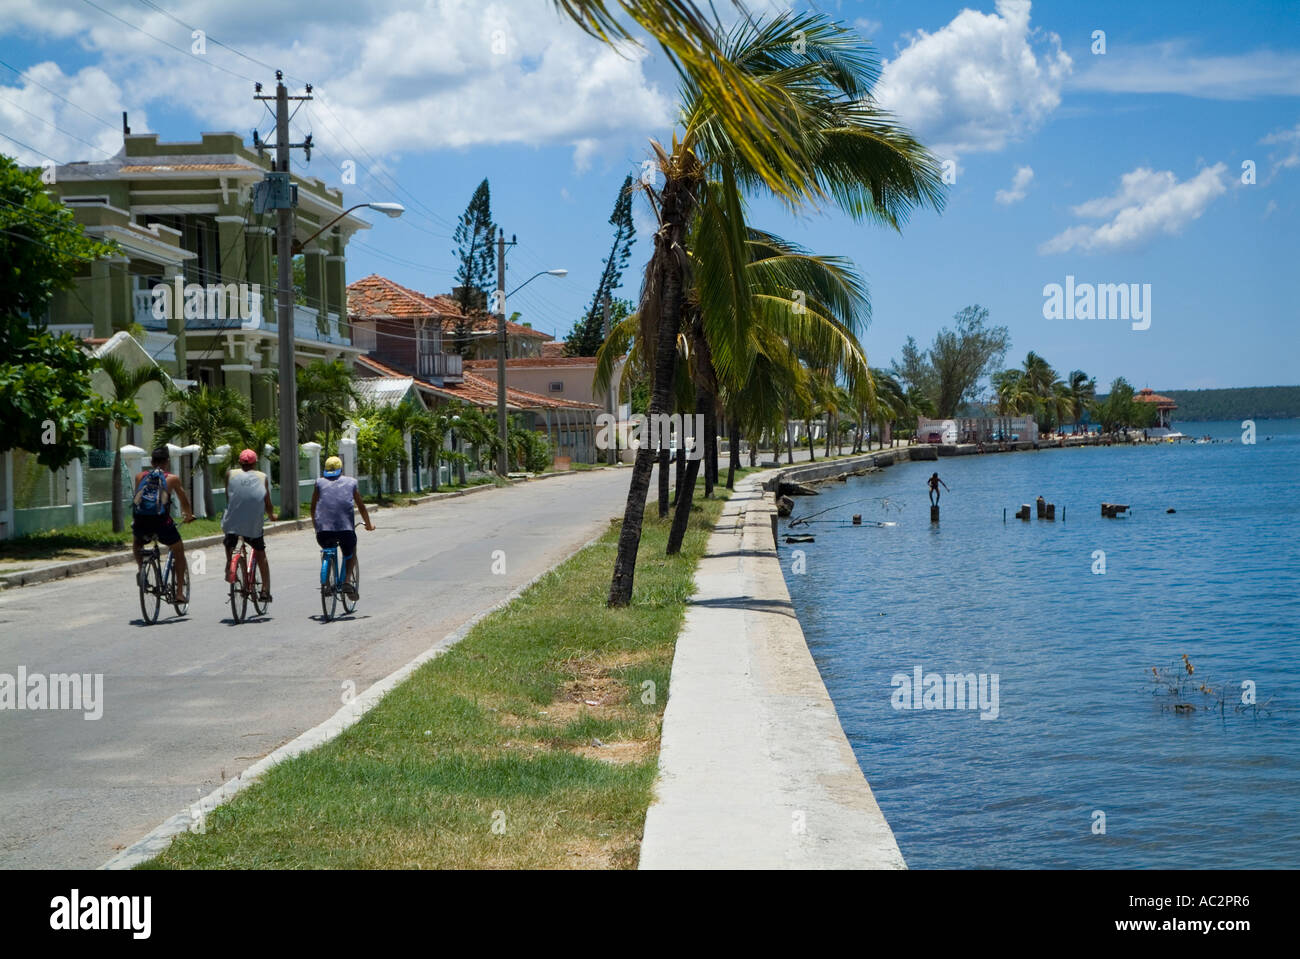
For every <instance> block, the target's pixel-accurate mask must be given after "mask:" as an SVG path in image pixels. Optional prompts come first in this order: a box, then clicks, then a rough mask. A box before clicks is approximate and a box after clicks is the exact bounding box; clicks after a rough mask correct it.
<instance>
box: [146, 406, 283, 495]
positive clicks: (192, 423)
mask: <svg viewBox="0 0 1300 959" xmlns="http://www.w3.org/2000/svg"><path fill="white" fill-rule="evenodd" d="M167 402H168V403H169V404H171V405H173V406H175V407H176V409H177V414H176V416H175V417H174V418H173V419H171V420H169V421H168V422H167V423H165V424H164V425H163V426H162V427H161V429H159V431H158V438H159V440H160V441H161V442H164V443H170V442H171V441H172V440H174V439H177V438H180V437H184V438H185V439H187V440H188V441H189V442H190V443H193V444H194V445H196V446H198V448H199V458H198V469H199V471H200V473H201V475H202V476H203V509H204V511H205V512H206V513H207V515H209V516H212V515H213V514H214V513H215V512H216V509H215V508H214V507H213V502H212V482H211V477H210V475H209V470H208V464H209V462H210V460H211V457H212V454H213V453H214V452H216V449H217V447H218V446H224V445H226V444H228V443H235V442H238V441H239V439H240V438H242V437H243V436H244V435H245V433H246V432H247V430H248V401H247V400H246V399H244V396H243V394H241V393H237V392H236V391H235V390H232V389H231V388H230V387H227V386H222V387H216V388H212V387H208V386H200V387H198V389H195V390H190V391H183V390H177V389H173V390H171V391H170V392H168V394H167ZM282 495H283V494H282Z"/></svg>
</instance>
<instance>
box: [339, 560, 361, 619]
mask: <svg viewBox="0 0 1300 959" xmlns="http://www.w3.org/2000/svg"><path fill="white" fill-rule="evenodd" d="M346 570H347V566H346V565H345V566H344V574H343V576H344V579H345V580H346V582H347V583H349V584H350V585H352V586H360V585H361V565H360V564H359V563H358V564H357V575H356V577H355V578H353V579H348V578H347V572H346ZM339 595H340V596H341V597H342V599H343V612H345V613H348V614H349V615H350V614H351V613H352V611H353V610H355V609H356V608H357V600H355V599H349V598H348V594H347V590H346V589H343V588H340V589H339Z"/></svg>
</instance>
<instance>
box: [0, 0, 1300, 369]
mask: <svg viewBox="0 0 1300 959" xmlns="http://www.w3.org/2000/svg"><path fill="white" fill-rule="evenodd" d="M806 6H807V5H806V4H797V5H796V7H797V8H799V9H802V8H805V7H806ZM718 7H719V10H720V11H723V12H724V13H728V15H730V13H729V12H728V11H726V10H725V5H724V4H721V3H720V4H718ZM749 7H750V9H751V10H752V11H754V12H755V13H762V12H764V11H771V10H773V9H780V5H772V4H768V3H758V2H756V3H751V4H749ZM819 8H820V9H822V10H823V11H825V12H827V13H829V14H831V15H833V16H836V17H838V18H841V19H843V20H845V21H846V22H848V23H850V24H854V25H855V26H856V27H857V28H858V29H859V30H861V31H862V33H863V35H864V36H866V37H869V38H870V39H871V40H872V42H873V43H874V45H875V47H876V49H877V51H878V52H879V54H880V56H881V58H882V59H883V60H884V61H886V63H885V68H884V71H883V75H882V79H881V82H880V84H879V85H878V87H877V94H878V96H879V99H880V100H881V102H882V103H883V104H884V105H885V106H886V107H888V108H889V109H891V110H893V111H894V112H895V113H896V114H897V115H898V116H899V118H900V120H901V121H902V122H903V123H905V124H906V125H908V126H909V127H911V128H912V129H913V130H914V131H915V132H916V133H917V134H918V135H919V136H920V138H921V139H922V141H923V142H925V143H926V144H927V145H928V146H930V147H931V148H932V149H934V150H935V152H936V154H938V155H939V156H940V157H942V158H944V159H947V160H949V161H951V170H952V172H953V174H954V176H955V182H954V183H953V184H952V185H951V186H950V188H949V189H950V195H949V201H948V204H947V207H946V209H945V210H944V212H943V213H942V215H938V214H935V213H933V212H931V211H921V212H918V213H917V214H916V215H915V216H914V218H913V219H912V222H911V223H909V224H908V225H907V226H906V227H905V228H904V230H903V231H902V233H901V234H899V233H893V232H891V231H885V230H882V229H881V228H879V227H874V226H866V225H859V224H855V223H853V222H851V221H850V220H849V219H847V218H846V217H844V216H842V215H840V214H838V213H836V212H834V211H833V210H826V211H806V212H804V213H801V214H799V215H791V214H790V213H788V212H787V211H786V210H784V209H782V208H781V207H780V206H778V205H777V204H775V203H773V202H771V201H767V200H764V199H762V198H755V199H754V200H753V202H752V203H751V219H752V220H753V221H754V223H755V224H756V225H758V226H762V227H764V228H766V229H770V230H772V231H774V232H777V233H779V234H782V235H784V236H786V237H788V238H790V239H793V240H797V241H799V242H802V243H804V244H805V245H807V246H809V247H811V248H812V249H814V250H816V251H817V252H822V253H828V254H840V255H845V256H849V257H851V258H852V259H853V260H855V261H856V262H857V263H858V264H859V266H860V268H861V269H862V271H863V272H864V273H865V275H866V277H867V278H868V280H869V283H870V288H871V295H872V304H873V318H872V322H871V324H870V326H869V328H868V329H867V331H866V333H865V335H864V343H865V345H866V347H867V350H868V353H869V355H870V357H871V361H872V363H873V365H888V362H889V361H890V360H891V359H892V358H894V357H896V356H897V355H898V351H899V348H900V347H901V345H902V343H903V341H904V340H905V339H906V337H907V336H908V335H909V334H910V335H913V336H915V337H916V338H917V340H918V341H920V342H921V343H922V344H925V343H928V342H929V340H930V339H931V338H932V337H933V335H934V333H935V331H936V330H937V329H938V328H939V327H940V326H941V325H943V324H945V323H948V322H950V321H951V317H952V315H953V314H954V313H955V312H957V311H958V310H959V309H961V308H962V307H964V306H966V305H968V304H971V303H979V304H981V305H983V306H985V307H987V308H988V309H989V310H990V314H991V319H992V320H993V321H994V322H996V323H1001V324H1005V325H1006V326H1007V327H1009V328H1010V331H1011V336H1012V347H1011V351H1010V353H1009V354H1008V361H1016V362H1018V361H1019V360H1020V359H1022V358H1023V356H1024V354H1025V353H1026V352H1027V351H1028V350H1031V349H1032V350H1035V351H1037V352H1039V353H1041V354H1043V355H1045V356H1046V357H1047V358H1048V360H1049V361H1051V362H1052V363H1053V364H1054V365H1055V366H1056V368H1057V369H1058V370H1059V371H1061V372H1062V373H1065V372H1067V371H1069V370H1071V369H1076V368H1079V369H1083V370H1086V371H1087V372H1089V373H1091V374H1093V375H1095V376H1096V377H1097V378H1098V380H1099V382H1100V383H1101V384H1102V385H1103V387H1104V386H1105V385H1106V384H1108V383H1109V382H1110V380H1111V379H1112V378H1113V377H1115V376H1120V375H1123V376H1125V377H1127V378H1128V379H1129V380H1130V381H1131V382H1133V383H1135V385H1138V386H1143V385H1149V386H1152V387H1155V388H1158V389H1159V388H1164V389H1177V388H1198V387H1217V386H1246V385H1272V384H1292V383H1296V382H1298V381H1300V376H1297V373H1296V370H1297V361H1296V357H1297V355H1298V354H1300V349H1298V347H1300V333H1298V332H1297V319H1300V317H1297V312H1298V308H1297V297H1296V291H1295V279H1294V277H1295V275H1296V273H1297V270H1296V263H1297V261H1298V260H1300V234H1298V232H1297V226H1296V222H1297V216H1296V215H1297V212H1298V211H1297V199H1298V197H1300V17H1298V16H1297V7H1296V5H1295V4H1294V3H1282V2H1279V3H1271V4H1270V3H1257V4H1238V3H1234V4H1227V3H1224V4H1204V5H1197V6H1196V7H1195V8H1194V9H1195V12H1194V15H1192V14H1191V13H1189V10H1191V9H1192V8H1189V7H1188V6H1187V5H1186V4H1180V3H1142V4H1136V3H1132V2H1131V0H1130V2H1125V3H1110V2H1101V3H1088V4H1076V3H1069V4H1066V3H1054V2H1053V3H1048V2H1037V3H1033V4H1032V6H1031V5H1030V4H1029V3H1028V2H1026V0H1000V2H996V3H995V2H994V0H987V2H980V3H977V4H972V5H969V6H963V5H962V4H959V3H948V2H908V3H901V2H900V3H894V2H851V0H843V2H841V3H838V4H837V3H827V2H823V3H821V4H820V5H819ZM268 9H273V16H271V17H268ZM163 11H165V13H164V12H163ZM112 14H115V15H116V16H117V17H118V18H120V20H119V19H115V18H114V16H112ZM167 14H170V15H171V16H170V17H169V16H167ZM173 18H174V19H173ZM122 21H126V22H125V23H123V22H122ZM128 24H130V26H128ZM182 24H184V26H183V25H182ZM135 28H138V29H135ZM190 28H196V29H201V30H203V31H204V33H205V36H206V38H209V39H208V41H207V44H206V51H205V52H204V53H203V54H201V55H195V54H191V53H189V52H178V51H176V50H173V49H170V48H169V47H168V46H166V45H165V44H164V42H162V41H166V43H170V44H172V45H173V46H176V47H180V48H182V50H183V51H190V50H191V49H192V48H193V45H194V42H195V41H194V38H193V36H192V30H191V29H190ZM1098 30H1101V31H1104V32H1105V46H1106V51H1105V53H1104V54H1099V53H1094V52H1093V47H1094V46H1095V44H1096V41H1095V40H1094V38H1093V34H1094V31H1098ZM140 31H145V32H147V33H149V34H152V36H146V35H144V33H142V32H140ZM215 41H220V42H221V43H224V44H226V45H227V46H224V47H223V46H221V45H220V44H219V43H217V42H215ZM229 47H233V48H235V49H236V50H238V51H240V53H242V54H245V55H246V56H247V57H249V58H252V60H256V61H261V62H262V63H264V64H266V65H268V66H281V67H283V69H284V70H285V71H286V73H287V74H288V75H289V76H290V77H291V78H296V79H300V80H307V81H311V82H312V83H314V84H315V85H316V87H317V90H318V92H319V93H320V95H321V96H320V99H319V101H318V102H316V103H313V104H311V105H310V106H308V107H307V108H305V109H304V111H303V112H302V113H300V114H299V117H298V121H297V123H296V132H297V133H298V134H299V135H300V134H301V133H302V132H305V131H306V130H311V132H312V133H313V135H314V139H315V141H316V143H317V144H318V145H319V149H318V151H317V152H316V154H315V155H314V157H313V160H312V163H311V165H310V168H309V170H308V172H310V173H312V174H314V175H316V176H320V177H321V178H322V179H324V180H326V181H328V182H331V183H334V184H336V185H337V184H339V182H340V166H341V165H342V163H343V161H344V160H352V161H353V162H355V163H356V167H357V171H358V177H357V184H356V186H346V187H345V190H346V193H347V197H348V199H349V200H350V201H352V202H360V201H363V200H367V199H374V200H398V201H400V202H402V203H404V204H406V206H407V208H408V212H407V214H406V215H405V216H404V217H403V218H402V219H400V220H396V221H392V220H387V219H385V218H382V217H380V218H378V219H374V221H373V222H374V229H373V230H371V231H368V232H367V233H365V234H363V235H362V236H361V238H360V242H354V243H353V245H352V246H351V247H350V248H349V262H348V272H349V277H350V278H352V279H355V278H358V277H361V276H364V275H366V274H368V273H371V272H377V273H382V274H384V275H386V276H390V277H392V278H393V279H395V280H397V281H399V282H401V283H405V284H407V285H409V286H413V287H416V288H418V289H421V290H425V291H427V292H439V291H446V290H447V289H448V288H449V287H450V286H451V275H452V272H453V270H454V268H455V261H454V257H453V252H452V247H453V244H452V241H451V231H452V228H453V226H454V223H455V219H456V217H457V216H458V215H459V214H460V213H461V211H462V210H463V209H464V207H465V205H466V203H467V202H468V200H469V197H470V194H471V193H472V192H473V189H474V187H475V186H476V185H477V183H478V182H479V181H480V180H481V179H482V178H483V177H487V178H488V179H489V180H490V182H491V186H492V201H493V213H494V215H495V217H496V219H497V220H498V221H499V222H500V223H501V224H502V226H504V228H505V230H506V232H507V234H512V233H513V234H517V235H518V238H519V246H518V247H517V248H515V249H513V250H512V251H511V253H510V254H509V270H510V285H511V286H513V285H514V284H515V283H517V282H520V281H522V280H523V279H525V278H527V277H528V276H529V275H531V274H533V273H535V272H537V271H539V270H543V269H547V268H551V267H564V268H567V269H568V270H569V271H570V272H569V276H568V277H567V278H565V279H555V278H550V277H543V278H540V279H538V280H535V281H534V282H533V283H532V284H531V285H530V286H529V287H528V288H527V289H526V290H524V291H522V292H521V293H519V294H518V295H517V296H516V297H514V298H513V299H512V301H511V303H510V304H509V308H510V309H511V310H519V311H521V312H522V313H523V314H524V318H525V319H527V320H530V321H531V322H532V323H533V324H534V325H535V326H536V327H538V328H540V329H543V330H546V331H547V332H553V333H556V334H558V335H559V336H561V337H562V336H563V335H564V334H565V333H566V332H567V330H568V329H569V327H570V326H571V325H572V322H573V320H574V319H575V318H576V317H577V316H578V315H579V314H580V313H581V312H582V310H583V308H584V307H585V305H586V303H587V301H588V300H589V299H590V297H591V294H592V290H593V288H594V286H595V283H596V280H597V277H598V275H599V272H600V269H601V258H602V257H603V256H605V255H606V253H607V251H608V246H609V239H610V230H609V226H608V224H607V222H606V220H607V218H608V216H609V212H610V209H611V207H612V205H613V202H614V196H615V191H616V190H617V188H618V186H619V184H620V183H621V182H622V178H623V176H624V175H625V174H626V173H629V172H632V173H639V171H640V169H641V162H642V160H644V159H645V158H646V157H647V156H648V155H649V153H648V148H647V141H648V139H649V138H651V137H654V138H658V139H661V140H666V139H667V138H668V137H669V136H670V135H671V130H672V125H671V121H672V110H673V95H674V90H675V78H674V76H673V75H672V73H671V71H670V70H669V69H668V68H667V67H666V65H665V64H664V62H663V60H662V57H660V56H659V55H658V54H657V53H655V52H653V51H650V52H642V53H640V54H635V53H634V54H633V55H630V56H625V57H620V56H618V55H616V54H614V53H613V52H611V51H609V50H607V49H606V48H603V47H602V46H600V45H599V44H597V43H595V42H594V41H591V40H589V39H588V38H586V37H584V36H583V35H582V34H581V33H580V32H579V31H577V30H576V28H574V27H573V26H572V25H570V24H569V23H568V22H567V21H564V20H562V19H560V17H559V16H558V15H556V14H555V13H554V12H553V9H552V6H551V4H550V3H549V2H547V0H510V2H489V3H482V2H470V0H464V2H460V0H391V2H385V3H374V4H367V3H356V2H345V0H321V2H317V3H298V2H293V3H281V4H276V5H275V6H274V8H268V7H267V6H266V5H265V4H263V3H255V2H252V0H228V2H224V3H221V4H217V3H214V2H201V0H94V3H93V4H92V3H90V2H87V0H54V2H51V0H0V60H3V61H4V62H5V63H6V64H8V65H10V66H12V67H14V68H17V70H19V71H22V75H20V74H18V73H15V72H13V71H11V70H10V69H7V68H6V67H3V66H0V134H4V135H5V136H7V137H12V138H15V139H17V140H19V141H21V142H22V143H24V144H26V145H27V147H28V148H30V149H24V148H20V147H18V146H16V145H15V143H14V142H12V140H4V139H0V149H3V150H6V151H7V152H10V153H16V154H17V155H18V156H19V157H20V158H22V159H23V160H25V161H27V162H39V161H40V159H41V158H42V157H41V155H42V154H48V155H50V156H53V157H54V158H55V159H57V160H59V161H60V162H66V161H69V160H76V159H98V158H102V157H104V156H106V155H109V154H112V153H114V152H116V150H117V149H118V148H119V147H120V141H121V138H120V132H119V127H120V113H121V111H122V110H124V109H125V110H128V111H129V112H130V114H131V125H132V128H133V131H134V132H145V131H156V132H158V133H160V134H161V136H162V138H163V139H172V140H187V139H195V138H196V135H197V133H198V132H199V131H210V130H229V129H234V130H238V131H240V132H243V133H244V134H245V136H247V135H248V132H249V131H250V130H251V129H252V127H253V126H254V125H258V126H260V128H261V130H262V132H263V134H264V135H265V134H267V133H268V130H269V117H268V116H267V114H266V113H265V110H264V109H263V108H262V107H261V106H260V105H259V104H256V103H254V102H253V101H252V100H251V93H252V91H251V84H250V80H251V79H260V80H264V81H270V80H271V79H272V78H271V76H270V71H269V70H267V69H266V68H265V67H264V66H262V65H259V64H258V63H254V62H251V61H250V59H246V58H244V57H241V56H238V55H236V54H235V53H232V52H231V51H230V49H228V48H229ZM225 71H229V72H225ZM56 94H57V95H56ZM74 104H75V106H74ZM33 151H35V152H33ZM1245 161H1251V162H1253V163H1254V165H1255V182H1254V183H1252V184H1246V183H1243V182H1242V176H1243V168H1242V164H1243V162H1245ZM295 162H297V163H301V157H295ZM636 217H637V226H638V230H639V236H638V240H637V244H636V246H635V247H634V250H633V256H632V264H631V267H630V268H629V270H628V273H627V274H626V276H625V281H626V286H625V289H624V291H623V293H624V295H627V296H631V297H634V296H635V292H636V288H637V286H638V285H639V278H640V270H641V268H642V267H643V265H644V262H645V259H646V257H647V256H648V254H649V250H650V236H649V234H650V231H651V229H652V220H651V219H650V214H649V212H648V210H647V208H646V206H645V204H644V201H643V200H642V199H640V198H638V201H637V214H636ZM1067 275H1070V276H1073V277H1075V280H1076V282H1077V283H1095V284H1117V283H1125V284H1139V285H1140V286H1141V285H1146V284H1149V285H1150V289H1151V318H1150V319H1151V322H1150V327H1149V328H1148V329H1145V330H1134V329H1132V328H1131V324H1130V323H1129V322H1126V321H1124V320H1119V319H1105V320H1103V319H1094V320H1047V319H1044V318H1043V302H1044V296H1043V288H1044V286H1045V285H1046V284H1050V283H1060V284H1064V282H1065V278H1066V276H1067Z"/></svg>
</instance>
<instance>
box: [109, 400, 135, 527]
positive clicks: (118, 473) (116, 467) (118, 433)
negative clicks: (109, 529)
mask: <svg viewBox="0 0 1300 959" xmlns="http://www.w3.org/2000/svg"><path fill="white" fill-rule="evenodd" d="M113 438H114V440H115V443H114V448H113V492H112V493H111V494H110V495H111V496H112V497H113V532H114V533H120V532H122V530H124V529H125V528H126V522H125V521H124V520H123V519H122V428H121V427H120V426H118V427H115V428H114V431H113ZM132 495H134V493H133V494H132Z"/></svg>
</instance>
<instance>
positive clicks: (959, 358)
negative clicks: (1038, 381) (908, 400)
mask: <svg viewBox="0 0 1300 959" xmlns="http://www.w3.org/2000/svg"><path fill="white" fill-rule="evenodd" d="M988 318H989V311H988V310H987V309H985V308H984V307H982V306H979V305H978V304H977V305H974V306H968V307H966V308H965V309H962V310H960V311H958V312H957V313H956V314H955V315H954V316H953V321H954V323H955V326H954V327H953V328H951V329H950V328H948V327H944V328H943V329H941V330H939V332H938V333H936V334H935V337H934V342H933V343H931V344H930V348H929V349H928V350H926V351H924V352H922V351H921V350H920V349H919V348H918V347H917V345H916V341H915V340H914V339H913V338H912V337H910V336H909V337H908V338H907V343H906V344H905V345H904V346H903V356H902V360H901V361H896V362H895V363H894V365H893V370H892V371H893V374H894V376H896V377H897V378H898V379H899V380H900V381H901V382H902V383H904V384H905V385H906V386H907V388H908V389H913V390H917V391H918V392H920V393H921V394H923V395H924V396H926V397H927V398H928V399H929V400H930V402H932V403H933V404H934V408H935V411H936V412H937V414H938V415H939V416H941V417H948V416H956V415H957V414H958V412H959V411H960V410H961V408H962V407H963V406H964V405H965V404H967V403H970V402H972V401H974V400H975V398H976V396H977V395H978V393H979V388H980V383H981V381H982V380H983V379H984V378H985V377H986V376H988V375H989V374H990V373H991V372H992V371H993V370H994V369H995V368H996V367H997V366H999V365H1000V364H1001V362H1002V357H1003V356H1005V355H1006V352H1007V348H1008V346H1010V344H1011V335H1010V333H1009V332H1008V331H1007V328H1006V327H1005V326H988V325H987V323H988Z"/></svg>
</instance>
